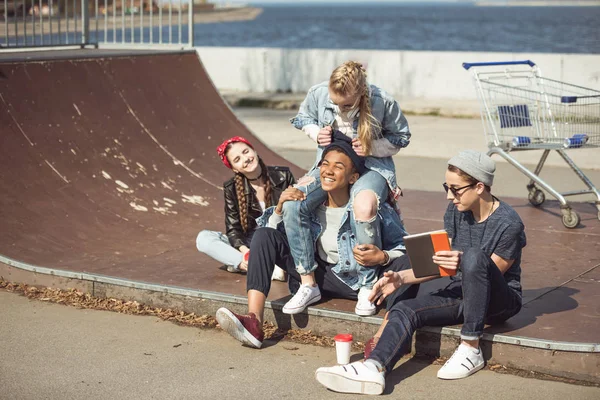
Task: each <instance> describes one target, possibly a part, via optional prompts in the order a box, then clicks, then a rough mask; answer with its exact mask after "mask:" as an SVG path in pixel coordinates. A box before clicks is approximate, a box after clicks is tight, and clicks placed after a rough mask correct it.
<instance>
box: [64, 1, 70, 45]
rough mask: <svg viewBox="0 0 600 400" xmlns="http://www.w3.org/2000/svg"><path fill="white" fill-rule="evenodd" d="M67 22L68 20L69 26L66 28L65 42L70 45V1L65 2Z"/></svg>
mask: <svg viewBox="0 0 600 400" xmlns="http://www.w3.org/2000/svg"><path fill="white" fill-rule="evenodd" d="M65 20H66V21H65V23H66V25H67V26H66V28H65V29H66V30H67V33H66V34H65V36H66V39H67V40H66V41H65V42H66V44H69V33H70V32H69V2H68V1H65Z"/></svg>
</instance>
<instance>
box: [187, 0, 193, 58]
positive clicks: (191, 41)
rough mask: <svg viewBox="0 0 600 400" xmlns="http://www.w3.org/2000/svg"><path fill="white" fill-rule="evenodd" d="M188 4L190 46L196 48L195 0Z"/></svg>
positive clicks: (190, 0)
mask: <svg viewBox="0 0 600 400" xmlns="http://www.w3.org/2000/svg"><path fill="white" fill-rule="evenodd" d="M188 4H189V6H188V45H189V46H190V47H194V0H189V2H188Z"/></svg>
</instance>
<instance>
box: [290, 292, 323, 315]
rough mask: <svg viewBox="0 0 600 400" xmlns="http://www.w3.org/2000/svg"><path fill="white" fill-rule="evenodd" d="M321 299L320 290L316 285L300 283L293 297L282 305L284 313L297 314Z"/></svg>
mask: <svg viewBox="0 0 600 400" xmlns="http://www.w3.org/2000/svg"><path fill="white" fill-rule="evenodd" d="M319 300H321V291H320V290H319V287H318V286H314V287H313V286H310V285H301V286H300V288H299V289H298V291H297V292H296V294H295V295H294V297H292V298H291V299H290V300H289V301H288V302H287V303H285V306H283V310H282V311H283V313H284V314H299V313H301V312H302V311H304V309H305V308H306V307H307V306H309V305H311V304H314V303H316V302H317V301H319Z"/></svg>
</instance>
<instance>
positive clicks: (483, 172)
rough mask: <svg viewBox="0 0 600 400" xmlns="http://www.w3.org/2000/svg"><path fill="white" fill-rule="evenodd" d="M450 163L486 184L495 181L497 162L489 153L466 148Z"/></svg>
mask: <svg viewBox="0 0 600 400" xmlns="http://www.w3.org/2000/svg"><path fill="white" fill-rule="evenodd" d="M448 165H453V166H455V167H456V168H458V169H460V170H461V171H463V172H465V173H467V174H469V175H471V176H472V177H473V178H475V179H477V180H478V181H479V182H481V183H483V184H484V185H487V186H492V184H493V183H494V171H496V163H495V162H494V160H492V159H491V157H490V156H488V155H487V154H484V153H481V152H479V151H475V150H464V151H461V152H460V153H458V155H457V156H454V157H452V158H451V159H450V161H448Z"/></svg>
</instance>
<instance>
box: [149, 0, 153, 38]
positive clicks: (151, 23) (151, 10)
mask: <svg viewBox="0 0 600 400" xmlns="http://www.w3.org/2000/svg"><path fill="white" fill-rule="evenodd" d="M153 17H154V1H151V2H150V43H152V42H153V41H154V18H153Z"/></svg>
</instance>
